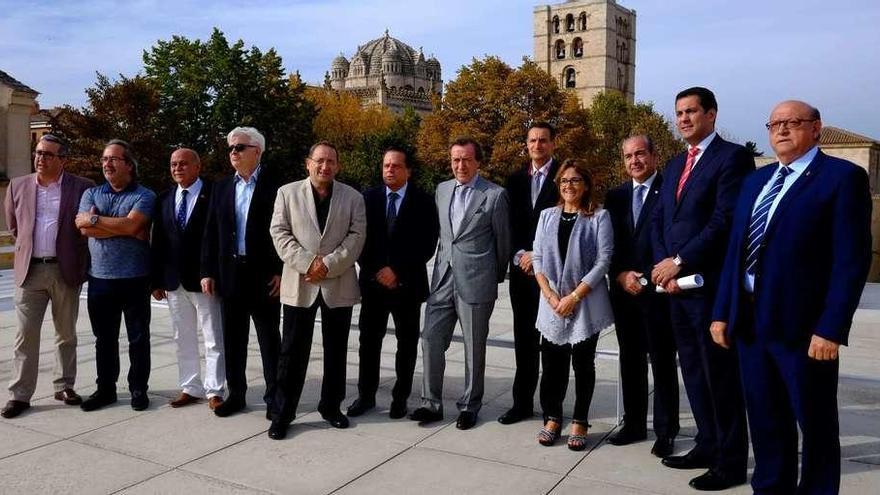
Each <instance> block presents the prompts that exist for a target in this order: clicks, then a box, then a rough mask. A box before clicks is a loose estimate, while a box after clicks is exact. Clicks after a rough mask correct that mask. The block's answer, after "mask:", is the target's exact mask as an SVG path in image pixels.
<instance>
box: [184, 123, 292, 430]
mask: <svg viewBox="0 0 880 495" xmlns="http://www.w3.org/2000/svg"><path fill="white" fill-rule="evenodd" d="M227 142H228V143H229V161H230V162H231V163H232V167H233V168H235V174H233V175H231V176H229V177H226V178H224V179H222V180H221V181H219V182H217V183H216V184H215V185H214V191H213V194H212V195H211V202H210V206H209V208H208V221H207V225H206V227H205V242H204V243H203V244H202V263H201V276H202V280H201V284H202V292H204V293H205V294H209V295H214V294H215V293H216V294H217V295H219V296H220V297H221V298H222V303H221V306H222V313H223V348H224V351H225V353H226V385H227V388H228V389H229V393H228V395H227V397H226V401H225V402H224V403H223V404H221V405H220V406H219V407H217V408H216V409H214V414H216V415H217V416H220V417H225V416H229V415H231V414H234V413H236V412H239V411H241V410H242V409H244V407H245V405H246V403H245V392H246V391H247V381H246V376H245V367H246V365H247V345H248V334H249V333H250V320H251V319H253V320H254V327H256V330H257V341H258V342H259V343H260V356H261V358H262V364H263V378H264V380H265V382H266V390H265V392H264V394H263V400H264V401H265V402H266V418H267V419H271V416H272V415H271V411H272V410H273V402H274V400H275V382H276V375H277V373H278V351H279V347H280V341H281V333H280V331H279V328H278V325H279V322H280V319H281V302H280V300H279V298H278V296H279V291H280V286H281V259H280V258H279V257H278V253H276V252H275V246H274V244H273V243H272V237H271V236H270V235H269V224H270V222H271V221H272V209H273V208H274V205H275V194H276V192H277V191H278V187H279V186H280V183H279V180H278V179H277V178H276V177H275V175H274V174H273V172H272V170H271V169H270V168H267V167H265V166H263V165H261V164H260V157H261V156H262V154H263V150H265V147H266V140H265V138H264V137H263V135H262V134H260V133H259V131H257V130H256V129H254V128H253V127H236V128H235V129H233V130H232V131H231V132H230V133H229V135H228V136H227Z"/></svg>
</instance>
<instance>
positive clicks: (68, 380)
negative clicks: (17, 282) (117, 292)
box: [9, 263, 82, 402]
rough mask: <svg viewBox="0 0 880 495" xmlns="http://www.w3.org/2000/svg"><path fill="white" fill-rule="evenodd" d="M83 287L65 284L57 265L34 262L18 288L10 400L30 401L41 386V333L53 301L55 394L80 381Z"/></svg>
mask: <svg viewBox="0 0 880 495" xmlns="http://www.w3.org/2000/svg"><path fill="white" fill-rule="evenodd" d="M81 287H82V286H80V285H77V286H75V287H71V286H69V285H67V284H66V283H64V279H62V277H61V270H60V268H59V266H58V264H57V263H33V264H31V266H30V267H29V268H28V275H27V277H26V278H25V279H24V282H23V283H22V284H21V286H20V287H16V288H15V296H14V297H15V299H14V300H15V315H16V317H17V318H18V332H17V333H16V335H15V344H14V347H13V359H12V379H11V380H10V381H9V397H10V399H12V400H17V401H21V402H30V400H31V397H33V395H34V391H35V390H36V387H37V375H38V373H39V364H40V362H39V361H40V333H41V330H42V326H43V317H44V316H45V314H46V306H47V305H48V304H49V301H52V322H53V323H54V325H55V368H54V371H53V377H54V379H53V380H52V384H53V385H54V387H55V391H56V392H59V391H61V390H64V389H66V388H73V386H74V384H75V382H76V318H77V316H78V315H79V292H80V288H81Z"/></svg>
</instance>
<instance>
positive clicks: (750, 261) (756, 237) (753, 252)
mask: <svg viewBox="0 0 880 495" xmlns="http://www.w3.org/2000/svg"><path fill="white" fill-rule="evenodd" d="M790 173H791V169H790V168H788V167H785V166H782V167H779V173H778V174H777V175H776V181H775V182H773V186H772V187H771V188H770V190H769V191H767V195H766V196H764V198H763V199H762V200H761V202H760V203H758V207H757V208H755V211H754V212H752V222H751V223H750V224H749V244H748V247H746V273H748V274H749V275H754V274H755V268H756V266H757V264H758V255H759V254H760V253H761V242H762V241H763V240H764V232H765V231H766V229H767V217H768V216H769V215H768V214H769V213H770V207H771V206H773V201H774V200H775V199H776V196H779V191H781V190H782V185H783V184H785V177H786V176H787V175H788V174H790Z"/></svg>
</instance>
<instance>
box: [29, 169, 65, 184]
mask: <svg viewBox="0 0 880 495" xmlns="http://www.w3.org/2000/svg"><path fill="white" fill-rule="evenodd" d="M63 180H64V169H61V173H60V174H59V175H58V180H56V181H55V182H50V183H49V185H48V186H41V185H40V181H39V179H37V174H34V182H36V183H37V186H39V187H59V186H61V181H63Z"/></svg>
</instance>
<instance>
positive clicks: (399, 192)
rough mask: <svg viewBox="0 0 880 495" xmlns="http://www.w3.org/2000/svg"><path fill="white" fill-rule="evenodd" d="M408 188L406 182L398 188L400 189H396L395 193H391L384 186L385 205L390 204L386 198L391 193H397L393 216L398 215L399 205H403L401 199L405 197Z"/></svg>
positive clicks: (389, 189)
mask: <svg viewBox="0 0 880 495" xmlns="http://www.w3.org/2000/svg"><path fill="white" fill-rule="evenodd" d="M408 186H409V182H406V183H404V184H403V186H401V187H400V189H398V190H396V191H392V190H391V188H390V187H388V186H385V204H386V205H387V204H389V203H390V202H391V200H390V199H389V198H388V196H389V195H390V194H391V193H397V202H396V203H394V214H395V215H396V214H398V213H400V205H401V203H403V197H404V196H406V188H407V187H408ZM385 214H386V215H387V214H388V211H387V210H386V211H385Z"/></svg>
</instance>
